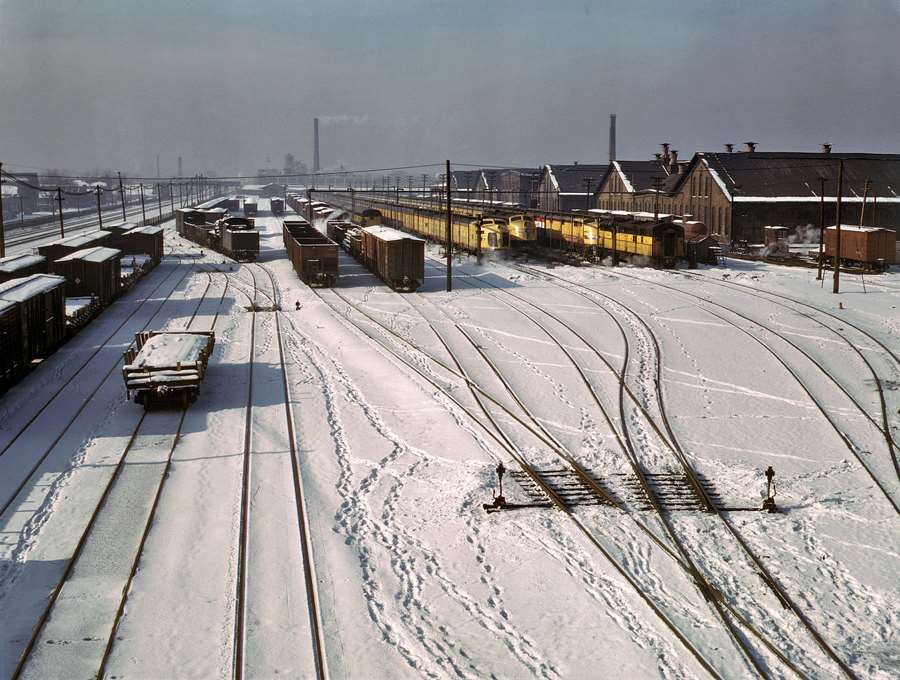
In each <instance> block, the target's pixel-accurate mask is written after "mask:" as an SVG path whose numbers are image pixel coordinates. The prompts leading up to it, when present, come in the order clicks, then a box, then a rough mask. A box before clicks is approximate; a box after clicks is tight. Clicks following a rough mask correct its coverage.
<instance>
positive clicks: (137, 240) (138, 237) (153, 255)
mask: <svg viewBox="0 0 900 680" xmlns="http://www.w3.org/2000/svg"><path fill="white" fill-rule="evenodd" d="M164 234H165V229H163V228H162V227H152V226H151V227H135V228H134V229H132V230H131V231H128V232H126V233H125V234H124V235H123V237H122V239H121V245H120V246H116V247H118V248H119V250H121V251H122V253H123V254H125V255H149V256H150V259H151V260H153V261H154V262H155V263H157V264H159V262H160V261H161V260H162V258H163V254H164V251H165V236H164Z"/></svg>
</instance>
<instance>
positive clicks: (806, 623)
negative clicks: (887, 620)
mask: <svg viewBox="0 0 900 680" xmlns="http://www.w3.org/2000/svg"><path fill="white" fill-rule="evenodd" d="M526 269H530V268H526ZM538 273H540V272H538ZM563 280H565V279H563ZM488 285H491V284H488ZM575 285H578V284H575ZM585 288H587V287H585ZM500 290H502V292H503V293H506V294H508V295H511V296H513V297H516V298H518V299H521V300H522V301H523V302H525V303H526V304H529V305H531V306H532V307H535V308H537V309H539V310H541V311H542V312H543V313H545V314H547V315H548V316H549V317H551V318H554V319H555V320H556V321H557V322H558V323H560V324H561V325H563V326H565V327H567V328H568V329H569V330H570V331H571V332H573V333H574V334H576V335H577V336H578V337H579V339H581V340H582V341H583V342H584V343H585V345H586V346H588V347H590V343H589V342H588V341H587V340H586V339H585V338H583V337H582V336H581V335H580V334H579V333H578V332H577V331H575V329H573V328H572V327H571V326H570V325H569V324H567V323H566V322H565V321H563V320H562V319H560V318H559V317H558V316H557V315H555V314H553V313H552V312H549V311H547V310H546V309H545V308H542V307H541V306H539V305H536V304H534V303H531V302H530V301H528V300H525V299H524V298H520V297H519V296H516V295H515V294H513V293H511V292H510V291H508V290H505V289H500ZM588 290H590V291H591V292H593V293H595V294H597V295H599V296H601V297H604V298H606V299H608V300H609V301H611V302H613V303H614V304H616V305H618V306H619V307H620V308H621V309H623V310H624V311H626V312H627V313H629V314H631V315H632V317H633V318H634V319H635V320H636V321H637V323H638V324H639V325H640V326H641V327H642V328H643V329H644V330H645V332H646V333H647V334H648V336H649V337H650V339H651V342H652V344H653V347H654V354H655V357H656V360H655V362H654V383H655V393H656V395H657V399H658V407H659V408H658V410H659V413H660V417H661V419H662V421H663V425H664V427H665V430H666V433H667V435H668V437H664V436H662V433H661V432H660V431H659V428H658V427H657V426H655V425H653V424H652V421H651V426H652V427H653V428H654V430H655V431H656V433H657V435H658V436H659V439H660V441H661V442H662V443H664V444H665V445H666V446H667V447H668V448H669V449H670V450H671V452H672V454H673V456H674V457H675V459H676V460H677V461H678V464H679V465H680V466H681V467H682V469H683V471H684V473H685V475H686V476H687V477H688V479H690V480H691V485H692V487H693V488H694V490H695V493H696V494H698V496H699V497H700V498H701V499H702V500H703V503H704V505H705V506H706V508H708V510H709V511H711V512H713V513H715V514H716V516H717V517H718V519H719V520H721V521H722V523H723V525H724V526H725V527H726V529H727V530H728V533H729V534H730V535H731V536H732V537H733V538H734V539H735V541H736V542H737V543H738V545H739V546H740V548H741V551H742V552H743V553H744V554H745V556H746V557H747V558H748V559H749V560H750V561H751V562H752V564H753V565H754V566H755V568H756V570H757V572H758V574H759V576H760V578H761V579H762V580H763V582H764V583H765V584H766V586H767V587H768V588H769V589H770V590H771V591H772V592H773V593H774V595H775V596H776V597H777V598H778V600H779V601H780V602H781V604H782V606H783V607H785V608H786V609H789V610H791V612H792V613H793V614H794V615H795V616H797V617H798V620H799V621H800V622H801V624H802V625H803V627H804V628H805V629H806V630H807V632H808V633H809V634H810V635H811V636H812V638H813V639H814V640H815V641H816V643H817V645H818V646H819V647H820V648H821V649H822V651H823V652H825V654H826V655H827V656H828V657H829V658H831V660H832V661H833V662H835V663H836V664H837V665H838V666H839V667H840V669H841V671H842V672H843V673H844V674H845V675H846V676H848V677H855V675H854V674H853V672H852V671H851V669H850V668H849V667H848V666H847V664H846V662H844V661H843V660H842V659H841V658H840V657H839V656H838V655H837V653H836V652H835V651H834V649H833V648H832V647H831V645H830V644H829V643H828V642H827V641H826V640H825V639H824V637H822V635H821V634H820V633H819V632H818V630H817V629H816V628H815V626H814V625H813V624H812V622H811V621H810V620H809V618H808V617H807V616H806V614H805V613H803V611H802V610H801V609H800V608H799V606H797V605H796V603H795V602H794V601H793V599H792V598H790V597H789V595H788V594H787V592H786V591H785V590H784V588H783V587H782V586H781V585H780V583H779V582H778V581H777V580H776V579H775V577H774V576H773V575H772V573H771V572H770V571H769V570H768V569H767V568H766V567H765V565H764V564H763V562H762V560H761V559H760V557H759V556H758V555H756V553H755V552H754V551H753V550H752V549H751V548H750V546H749V545H748V544H747V542H746V541H745V540H744V539H743V537H742V536H741V535H740V534H739V532H738V531H737V530H736V528H735V527H734V525H733V524H732V522H731V521H730V519H729V518H728V516H727V514H726V513H724V512H723V511H722V510H720V509H719V508H718V506H717V504H716V503H714V502H713V501H712V499H710V498H709V495H708V492H707V491H706V488H705V486H704V485H703V484H702V483H701V482H700V479H699V477H698V476H697V472H696V470H694V468H693V466H692V465H691V464H690V462H689V458H688V456H687V454H686V453H685V451H684V449H683V448H682V446H681V444H680V442H679V440H678V437H677V436H676V434H675V432H674V430H673V429H672V426H671V423H670V421H669V419H668V415H667V409H666V407H665V404H664V397H663V395H664V391H663V389H662V351H661V348H660V343H659V340H658V337H657V335H656V333H655V332H654V331H653V330H652V329H651V328H650V326H649V324H647V323H646V321H645V320H644V319H643V318H641V317H640V315H638V314H636V313H634V312H632V311H631V310H628V309H627V308H626V307H624V306H623V305H622V304H621V303H620V302H618V301H617V300H615V299H614V298H612V297H611V296H608V295H605V294H603V293H600V292H598V291H595V290H594V289H592V288H588ZM582 297H584V298H585V299H587V300H588V301H590V302H593V303H594V304H595V305H597V306H598V307H600V308H601V309H603V310H604V311H606V312H607V314H608V315H609V316H610V318H611V319H612V320H613V321H614V322H615V323H616V325H617V326H618V327H619V331H620V333H621V335H622V338H623V340H624V341H625V342H626V345H627V339H626V334H625V330H624V328H623V327H622V325H621V323H620V322H619V321H618V320H617V319H616V318H615V316H614V315H613V314H612V313H611V312H610V311H609V310H607V309H606V308H605V307H603V306H602V305H600V304H598V303H597V302H596V301H594V300H591V299H590V298H589V297H587V296H582ZM626 351H627V350H626ZM600 358H601V360H603V361H604V362H605V363H607V365H608V362H606V361H605V358H603V357H602V356H601V357H600ZM626 365H627V359H626V361H624V362H623V368H622V372H621V374H620V379H621V382H620V385H622V386H623V388H624V385H625V367H626ZM610 368H611V366H610ZM621 394H622V391H620V410H621V408H622V401H621ZM643 415H644V417H645V418H647V419H648V420H650V419H651V417H650V415H649V414H648V413H647V412H646V411H643ZM623 422H625V418H624V415H623Z"/></svg>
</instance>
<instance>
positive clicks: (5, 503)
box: [0, 269, 191, 517]
mask: <svg viewBox="0 0 900 680" xmlns="http://www.w3.org/2000/svg"><path fill="white" fill-rule="evenodd" d="M175 271H177V269H176V270H175ZM190 272H191V270H190V269H188V270H187V271H185V272H184V273H183V274H182V275H181V277H180V278H179V279H178V282H177V283H176V285H175V287H174V288H173V289H172V291H171V292H170V293H169V294H168V295H166V297H165V298H163V299H162V300H161V301H160V302H159V303H158V304H157V307H156V310H155V311H154V313H153V315H152V316H151V317H150V318H149V319H148V321H147V322H146V323H145V324H144V325H143V326H142V327H141V328H140V329H138V330H139V331H143V330H147V329H148V328H149V327H150V325H151V324H152V323H153V320H154V319H155V318H156V317H157V316H158V315H159V313H160V312H161V311H162V309H163V307H164V306H165V304H166V302H168V300H169V298H170V297H171V296H172V294H173V293H174V292H175V289H176V288H177V287H178V286H179V285H180V284H181V282H182V281H184V279H185V278H186V277H187V275H188V274H189V273H190ZM166 280H168V277H167V279H166ZM159 285H162V282H161V283H160V284H159ZM158 288H159V286H157V288H155V289H154V292H155V290H157V289H158ZM148 301H149V298H147V299H146V300H145V301H144V302H143V303H141V305H140V307H143V305H144V304H146V302H148ZM140 307H139V308H140ZM136 312H137V310H135V312H133V313H132V314H131V315H129V316H128V319H126V321H124V322H123V323H122V324H120V325H119V327H118V329H117V331H118V330H119V329H121V328H122V327H123V326H124V325H125V323H126V322H127V321H128V320H129V319H130V318H131V317H132V316H133V315H134V313H136ZM114 335H115V332H114V333H113V334H111V335H110V336H109V337H108V338H107V339H106V341H105V342H104V345H102V346H101V347H98V349H97V350H95V351H94V352H93V353H92V354H91V357H93V356H96V354H97V353H98V352H99V351H100V350H101V349H103V347H105V346H106V343H108V342H109V340H110V339H111V338H112V337H113V336H114ZM89 361H90V358H89V359H88V361H86V362H84V363H83V364H82V366H81V367H79V369H78V373H76V374H75V375H73V376H72V377H71V378H69V379H68V380H66V381H65V382H64V383H63V384H62V385H61V386H60V387H59V389H58V390H57V391H56V392H55V393H54V395H53V396H52V397H51V398H50V399H49V400H48V401H47V402H46V403H45V404H44V405H43V406H42V407H41V409H40V410H39V412H38V413H37V414H36V415H34V416H33V417H32V418H31V419H30V420H29V421H28V423H26V425H25V426H23V427H22V428H21V429H20V430H19V431H18V433H17V434H16V436H15V437H14V438H13V440H12V441H10V442H9V443H8V444H7V445H6V446H5V447H4V448H3V449H2V450H0V455H3V454H5V453H6V452H7V451H8V449H9V448H10V447H11V446H12V445H13V444H14V443H15V442H16V441H18V440H19V439H20V438H21V437H22V435H23V434H24V433H25V432H26V431H28V429H29V426H30V425H31V424H32V423H34V422H35V421H36V419H37V417H38V416H39V415H40V414H41V413H42V412H43V411H44V410H46V408H47V406H49V405H50V404H51V403H52V402H53V401H55V400H56V398H57V397H59V396H60V395H61V394H62V393H63V390H64V389H65V388H66V386H67V385H69V384H70V383H71V382H72V380H74V379H75V378H76V377H77V376H78V375H79V374H80V372H81V370H83V369H84V367H85V366H86V365H87V364H88V362H89ZM120 362H121V354H117V355H116V361H115V363H113V364H112V365H111V366H110V367H109V369H108V370H107V371H106V372H105V373H102V374H101V378H100V380H99V382H97V384H96V387H94V388H93V389H91V390H89V391H88V393H87V395H86V396H85V397H84V398H83V400H82V401H81V404H79V406H78V408H77V409H76V411H75V413H74V414H73V415H72V416H71V418H69V419H68V421H67V422H66V424H65V425H64V426H63V427H62V429H61V430H60V432H59V434H58V435H56V437H55V438H54V439H53V440H52V441H51V442H50V444H49V445H47V446H46V448H45V449H44V450H43V452H41V453H40V454H38V455H34V451H33V450H31V451H29V454H30V456H31V457H30V458H29V461H30V462H31V465H30V467H29V468H28V471H27V474H26V475H25V477H24V479H22V481H21V483H19V484H18V485H17V486H16V488H15V489H14V491H13V492H12V493H9V494H8V495H7V496H6V498H4V499H2V506H0V517H2V516H3V515H5V514H6V512H7V510H8V509H9V508H10V506H11V505H12V503H13V502H14V501H15V499H16V498H17V497H18V496H19V494H20V493H21V492H22V490H23V489H24V488H25V486H26V485H27V484H28V483H29V481H31V479H32V478H33V477H34V475H35V473H36V472H37V471H38V469H39V468H40V467H41V465H42V464H43V463H44V461H45V460H46V459H47V457H48V456H49V455H50V454H51V452H52V451H53V450H54V448H56V446H57V444H59V442H60V441H61V440H62V438H63V437H64V436H65V435H66V433H67V432H68V431H69V429H70V428H71V427H72V426H73V425H74V424H75V422H76V421H77V420H78V418H79V417H80V416H81V414H82V413H83V412H84V410H85V408H87V406H88V404H90V403H91V401H92V400H93V398H94V396H95V395H96V393H97V391H98V390H99V388H100V386H102V385H103V384H104V383H105V382H106V381H107V380H108V379H109V377H110V376H111V375H112V373H113V371H115V370H116V369H117V368H118V367H119V366H120ZM32 461H33V462H32Z"/></svg>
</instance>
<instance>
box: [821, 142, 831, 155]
mask: <svg viewBox="0 0 900 680" xmlns="http://www.w3.org/2000/svg"><path fill="white" fill-rule="evenodd" d="M822 153H831V144H828V143H827V142H826V143H825V144H823V145H822Z"/></svg>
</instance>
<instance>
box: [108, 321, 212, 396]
mask: <svg viewBox="0 0 900 680" xmlns="http://www.w3.org/2000/svg"><path fill="white" fill-rule="evenodd" d="M215 342H216V338H215V335H214V334H213V332H212V331H143V332H140V333H137V334H136V335H135V336H134V343H133V344H132V345H131V347H129V348H128V349H127V350H126V351H125V354H124V356H123V359H124V364H123V366H122V376H123V378H124V379H125V389H126V390H127V393H128V396H129V398H131V397H132V396H133V398H134V401H135V402H136V403H138V404H142V405H143V406H144V408H145V409H149V408H151V407H153V406H162V405H166V404H171V405H177V406H180V407H181V408H187V406H188V405H189V404H190V403H191V402H193V401H194V400H195V399H196V398H197V392H198V391H199V389H200V383H201V382H203V376H204V375H205V373H206V367H207V364H208V362H209V357H210V355H211V354H212V351H213V346H214V345H215Z"/></svg>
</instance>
